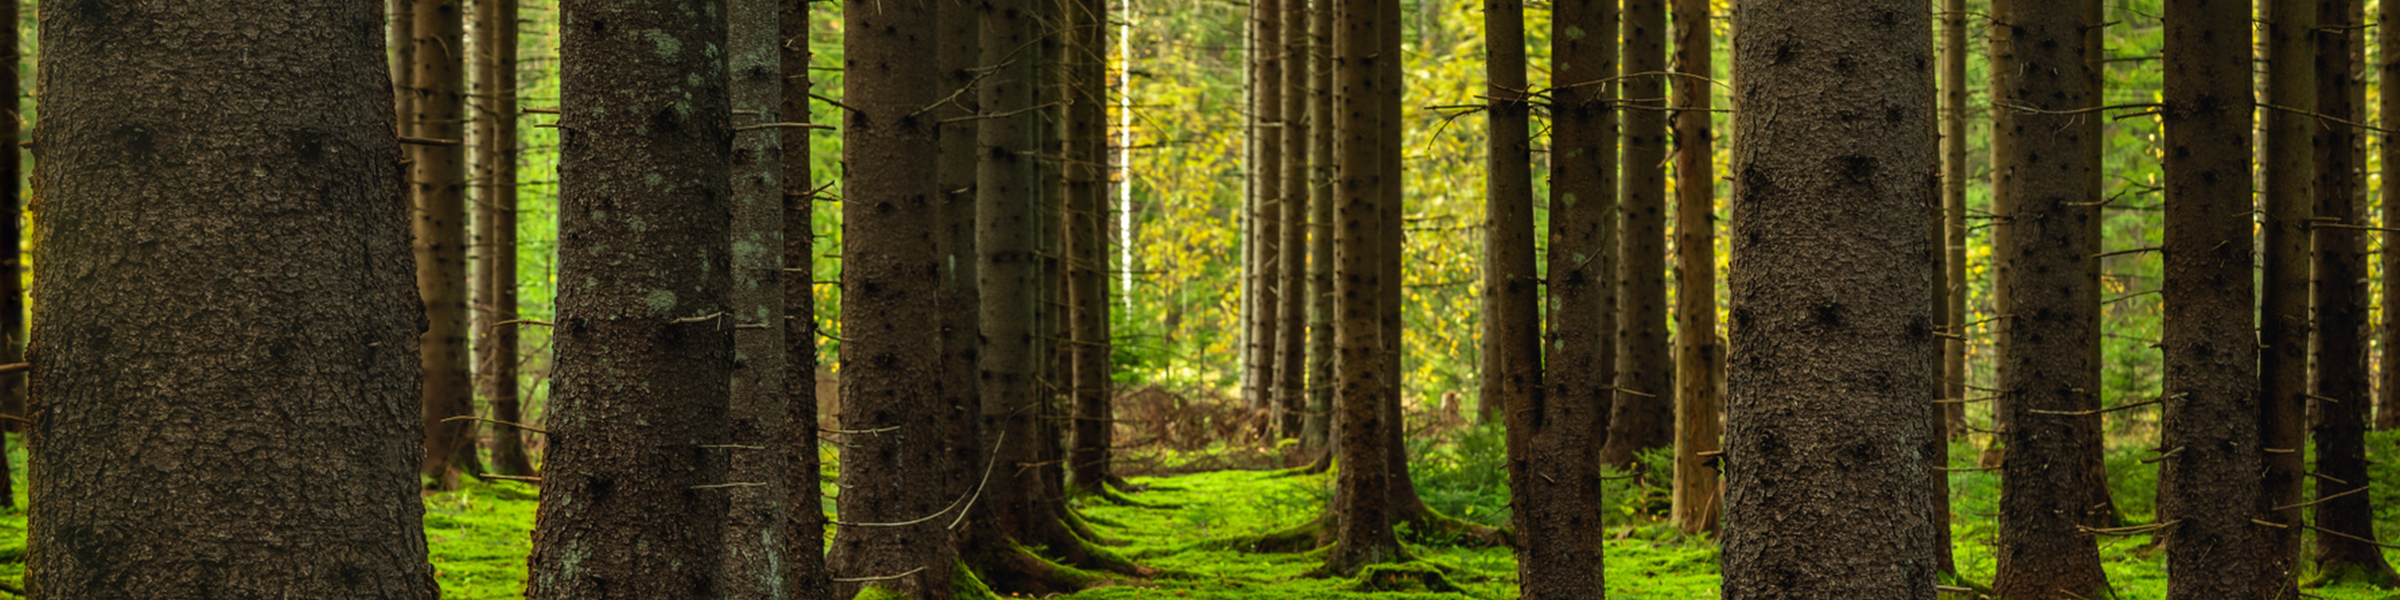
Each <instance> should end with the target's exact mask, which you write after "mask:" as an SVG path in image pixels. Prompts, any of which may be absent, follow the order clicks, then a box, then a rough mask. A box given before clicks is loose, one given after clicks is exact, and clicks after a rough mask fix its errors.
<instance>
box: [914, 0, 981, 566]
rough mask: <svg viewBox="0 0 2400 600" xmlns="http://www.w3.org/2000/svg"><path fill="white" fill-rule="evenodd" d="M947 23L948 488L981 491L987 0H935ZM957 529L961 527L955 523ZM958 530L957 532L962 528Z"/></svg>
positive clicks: (943, 243) (941, 233) (938, 176)
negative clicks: (978, 241) (983, 2)
mask: <svg viewBox="0 0 2400 600" xmlns="http://www.w3.org/2000/svg"><path fill="white" fill-rule="evenodd" d="M933 4H934V10H935V11H937V18H938V19H939V22H938V23H937V24H936V26H937V27H939V28H940V29H941V35H940V39H941V48H940V49H939V52H940V56H938V57H937V60H939V61H940V63H941V81H940V90H939V91H940V92H941V97H942V98H946V99H949V101H947V102H943V103H942V104H941V107H940V108H938V109H935V110H933V111H931V112H928V113H927V114H928V115H931V116H932V117H933V118H935V119H938V120H940V121H941V124H940V129H939V131H937V132H936V134H935V135H936V136H937V137H939V138H940V141H941V149H940V155H939V158H938V159H937V160H936V161H935V165H934V171H935V173H934V179H935V183H934V186H935V189H936V190H938V193H939V194H940V196H939V197H938V201H939V204H937V205H936V208H935V212H936V213H938V214H939V218H940V219H941V221H940V222H939V223H937V224H936V225H935V232H934V240H933V242H934V252H935V253H936V254H938V255H939V256H941V266H940V268H941V270H940V272H939V276H940V283H939V287H938V288H937V289H936V291H935V295H936V299H935V301H936V302H938V303H940V305H941V344H942V365H941V378H942V406H941V407H940V410H941V423H942V425H943V426H944V429H943V431H944V432H945V433H944V434H943V442H942V445H943V446H944V449H945V450H946V451H947V452H948V454H949V460H950V467H951V469H953V471H952V472H951V474H950V475H949V476H947V477H944V478H943V483H944V484H945V485H946V486H947V487H945V488H944V491H943V493H944V494H946V495H948V496H949V497H951V498H962V497H966V496H969V495H973V494H975V486H976V484H978V483H981V482H982V479H981V476H982V474H983V472H984V463H985V461H984V452H985V450H984V446H983V443H982V442H981V435H980V432H981V431H982V430H983V429H982V424H981V418H980V416H979V415H980V413H981V408H982V406H983V393H982V389H981V387H982V386H981V383H980V381H979V379H980V378H981V374H980V371H981V368H982V366H981V363H980V360H981V359H979V358H978V357H977V353H978V352H979V347H980V346H981V345H982V337H981V336H982V325H981V324H980V323H978V322H977V320H978V317H979V316H980V314H979V312H978V308H977V307H979V306H981V304H982V301H981V299H980V298H979V293H980V290H979V286H978V284H977V281H976V278H975V266H976V265H975V195H976V194H975V178H976V168H977V167H976V161H977V159H978V158H979V157H978V156H977V153H976V144H977V140H976V136H977V135H978V133H977V129H978V128H979V125H977V124H976V122H975V118H974V117H975V115H976V112H977V111H978V110H979V109H978V107H979V106H981V104H980V98H979V97H978V94H977V93H976V89H975V88H976V85H977V82H976V74H977V73H979V72H980V71H978V70H977V68H978V67H979V66H981V64H982V60H983V57H982V55H981V52H982V44H981V43H980V36H981V33H980V30H981V23H982V15H981V7H979V6H977V3H976V2H975V1H974V0H934V1H933ZM953 531H954V532H955V530H953ZM954 536H955V533H954Z"/></svg>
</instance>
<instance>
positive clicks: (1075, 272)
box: [1063, 0, 1290, 494]
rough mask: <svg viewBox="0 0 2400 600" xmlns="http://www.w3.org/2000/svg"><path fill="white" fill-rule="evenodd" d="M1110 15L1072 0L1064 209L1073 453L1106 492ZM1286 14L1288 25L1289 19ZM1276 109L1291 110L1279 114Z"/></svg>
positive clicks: (1270, 257)
mask: <svg viewBox="0 0 2400 600" xmlns="http://www.w3.org/2000/svg"><path fill="white" fill-rule="evenodd" d="M1107 17H1108V7H1107V5H1106V3H1105V2H1104V1H1102V0H1071V1H1070V3H1069V6H1068V7H1067V19H1068V22H1069V23H1070V24H1071V27H1070V29H1068V31H1069V32H1070V35H1071V36H1072V37H1073V41H1072V42H1071V44H1072V47H1071V49H1069V50H1068V51H1067V63H1068V65H1069V67H1068V77H1069V80H1068V84H1069V85H1068V87H1067V88H1066V89H1065V90H1064V92H1065V93H1067V94H1070V95H1071V96H1072V97H1073V98H1074V101H1073V102H1071V103H1069V104H1068V105H1067V110H1068V118H1067V127H1068V128H1069V134H1070V135H1069V139H1068V155H1067V159H1068V160H1067V164H1066V165H1064V168H1066V170H1067V197H1066V198H1065V200H1066V202H1067V205H1066V210H1065V212H1064V213H1063V215H1064V216H1065V218H1066V221H1065V223H1066V228H1065V230H1064V233H1065V234H1066V236H1065V241H1066V251H1067V256H1068V257H1069V259H1068V260H1067V263H1066V269H1067V272H1066V275H1067V281H1066V284H1067V307H1068V309H1067V318H1068V323H1067V333H1068V337H1067V339H1069V340H1071V341H1070V342H1069V343H1068V346H1067V351H1068V353H1069V357H1068V361H1069V362H1071V363H1073V366H1074V370H1073V373H1072V377H1073V379H1072V380H1071V381H1072V383H1071V385H1072V386H1073V387H1072V388H1071V389H1070V390H1069V393H1070V394H1071V395H1072V398H1073V399H1074V402H1073V406H1072V409H1073V411H1074V428H1073V430H1074V431H1073V433H1074V440H1073V442H1074V449H1073V452H1072V453H1071V454H1070V455H1069V457H1068V460H1069V462H1070V463H1071V467H1070V470H1071V472H1070V473H1069V476H1070V478H1071V479H1072V481H1073V483H1074V484H1075V486H1076V487H1077V488H1078V489H1080V490H1082V491H1083V492H1087V493H1100V494H1105V493H1106V492H1107V491H1108V490H1107V488H1108V481H1109V446H1110V444H1111V443H1112V440H1111V437H1112V436H1113V435H1114V434H1115V432H1116V419H1115V418H1114V417H1112V416H1111V413H1112V411H1111V408H1112V407H1111V405H1110V402H1109V397H1108V382H1109V373H1108V370H1109V369H1108V364H1109V361H1108V349H1109V343H1108V285H1107V281H1108V280H1107V277H1106V274H1105V273H1104V272H1103V269H1104V268H1105V266H1106V263H1107V261H1108V240H1107V237H1106V235H1107V231H1108V230H1107V228H1106V227H1104V226H1102V223H1104V222H1105V221H1106V219H1105V218H1104V217H1105V212H1106V211H1107V210H1108V201H1107V198H1105V196H1106V193H1107V191H1108V185H1107V179H1108V174H1107V169H1106V166H1107V160H1108V137H1107V111H1105V110H1103V107H1106V106H1107V105H1108V73H1107V58H1108V36H1107V35H1106V32H1107V31H1108V18H1107ZM1278 17H1280V15H1278ZM1277 20H1278V21H1280V18H1278V19H1277ZM1278 62H1280V61H1278ZM1278 75H1280V71H1279V72H1278ZM1279 98H1280V96H1279ZM1276 114H1277V115H1281V114H1282V113H1281V111H1280V110H1278V111H1277V113H1276ZM1289 125H1290V124H1289V123H1286V122H1283V121H1282V120H1281V119H1280V118H1279V120H1278V121H1277V126H1278V127H1279V128H1284V127H1288V126H1289ZM1272 146H1273V147H1274V148H1276V149H1278V152H1275V153H1273V155H1272V156H1271V157H1265V158H1262V160H1265V159H1272V160H1277V161H1281V160H1282V153H1281V152H1280V148H1282V146H1283V145H1282V144H1281V143H1275V144H1272ZM1268 168H1269V169H1271V170H1273V173H1275V174H1277V177H1280V176H1281V175H1280V173H1281V172H1282V170H1281V169H1282V165H1280V164H1278V165H1274V166H1271V167H1268ZM1265 185H1267V186H1271V187H1275V188H1277V189H1279V190H1280V189H1282V188H1281V185H1282V182H1281V181H1280V180H1279V179H1270V180H1267V181H1266V182H1265ZM1275 198H1276V203H1275V204H1273V205H1270V206H1268V207H1266V208H1267V209H1268V210H1269V211H1270V212H1273V211H1278V210H1280V208H1278V207H1280V206H1282V200H1281V196H1280V195H1278V196H1276V197H1275ZM1269 220H1270V221H1271V222H1273V223H1275V225H1271V227H1274V228H1275V232H1274V233H1272V234H1271V235H1276V236H1281V235H1283V234H1282V233H1281V232H1282V227H1281V225H1280V224H1281V223H1283V222H1284V221H1283V219H1282V218H1281V213H1280V212H1277V213H1275V214H1274V216H1272V217H1271V218H1270V219H1269ZM1280 247H1281V244H1280V240H1274V241H1271V243H1270V245H1269V246H1268V247H1266V248H1265V250H1266V251H1267V252H1268V254H1266V255H1264V256H1262V257H1261V258H1260V262H1261V264H1262V265H1267V266H1268V267H1269V269H1268V272H1267V273H1266V281H1267V282H1268V285H1267V287H1268V288H1270V289H1268V290H1267V292H1268V293H1267V294H1264V295H1261V296H1260V299H1261V300H1262V301H1263V303H1262V304H1260V305H1259V306H1258V309H1259V311H1260V315H1259V317H1260V319H1262V320H1264V321H1266V322H1267V324H1268V327H1266V328H1263V329H1262V331H1264V332H1265V333H1266V334H1267V338H1266V340H1265V342H1264V343H1263V344H1261V345H1260V348H1262V349H1264V350H1266V352H1265V353H1264V354H1263V355H1262V359H1263V360H1264V361H1265V362H1266V363H1267V365H1268V369H1267V370H1265V371H1261V372H1260V373H1261V374H1263V375H1266V376H1267V379H1265V380H1264V381H1261V382H1260V385H1261V386H1262V387H1261V388H1260V389H1261V391H1262V392H1264V393H1266V394H1267V395H1268V396H1269V397H1270V398H1271V397H1273V395H1274V394H1275V392H1276V391H1277V389H1278V388H1279V385H1280V380H1279V379H1277V378H1278V377H1280V374H1279V373H1278V372H1277V370H1276V369H1277V368H1278V367H1280V366H1281V363H1280V361H1279V360H1277V359H1276V358H1275V349H1276V347H1277V340H1278V337H1277V336H1280V335H1282V328H1281V321H1282V317H1281V315H1280V314H1279V311H1280V310H1281V309H1282V306H1283V304H1282V302H1283V301H1282V300H1281V299H1280V298H1281V297H1282V294H1281V289H1282V286H1283V280H1282V275H1281V273H1282V271H1281V269H1280V268H1279V267H1280V263H1281V261H1282V256H1281V255H1280V254H1277V252H1280ZM1270 431H1271V428H1270Z"/></svg>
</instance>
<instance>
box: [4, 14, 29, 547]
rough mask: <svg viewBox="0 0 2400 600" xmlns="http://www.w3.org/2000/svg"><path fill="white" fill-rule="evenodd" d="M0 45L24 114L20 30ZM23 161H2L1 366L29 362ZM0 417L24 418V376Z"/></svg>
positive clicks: (13, 501) (7, 18) (9, 129)
mask: <svg viewBox="0 0 2400 600" xmlns="http://www.w3.org/2000/svg"><path fill="white" fill-rule="evenodd" d="M16 22H18V20H17V3H15V2H10V3H8V6H5V7H0V23H16ZM0 44H5V45H6V50H7V54H8V56H10V57H12V58H9V59H8V60H7V62H6V65H5V66H6V70H4V71H0V79H6V80H7V81H0V93H5V94H7V95H8V97H9V98H12V100H10V101H9V104H8V109H9V110H10V111H21V110H22V109H23V101H22V100H16V98H22V96H21V95H19V93H18V90H17V65H18V63H20V62H23V61H22V60H21V58H19V57H20V55H19V54H18V53H17V52H18V49H19V48H20V46H19V45H18V43H17V28H15V27H10V28H8V31H0ZM19 114H22V113H21V112H20V113H19ZM18 128H19V122H18V121H16V120H14V119H0V140H7V141H10V142H16V141H18V140H21V139H23V138H24V132H23V131H19V130H18ZM23 160H24V153H23V152H22V151H19V152H9V153H8V156H7V157H5V158H0V178H5V179H7V182H6V183H0V186H6V189H7V190H8V198H9V200H8V207H7V210H8V213H7V216H6V218H7V219H8V226H6V227H0V244H6V245H5V246H0V277H6V278H8V281H7V282H6V283H5V284H0V286H4V287H0V293H5V294H7V296H6V297H5V298H0V364H15V363H21V362H25V279H24V273H25V263H24V256H23V253H22V252H19V251H17V250H15V249H16V248H22V247H24V246H23V241H24V239H25V231H24V227H25V208H24V204H23V199H24V198H25V193H24V190H23V189H22V187H21V185H20V183H19V182H20V181H23V179H24V175H25V170H24V164H23ZM0 414H10V415H17V416H20V417H21V416H24V415H25V375H23V374H21V373H19V374H10V375H6V376H0ZM24 430H25V428H24V426H22V425H19V424H17V423H15V422H10V423H9V424H7V425H4V426H0V457H5V456H7V454H8V443H7V437H8V433H9V432H20V433H21V432H23V431H24ZM18 443H19V444H22V443H24V440H22V439H20V440H18ZM13 470H14V467H12V466H10V465H9V463H8V461H6V460H0V506H6V507H14V506H16V505H17V496H16V495H17V491H16V482H15V479H16V475H15V474H14V473H11V471H13Z"/></svg>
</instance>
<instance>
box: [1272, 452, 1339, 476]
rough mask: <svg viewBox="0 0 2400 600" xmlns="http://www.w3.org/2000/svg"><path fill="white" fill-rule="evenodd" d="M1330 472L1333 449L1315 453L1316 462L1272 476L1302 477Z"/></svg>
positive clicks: (1281, 471) (1275, 473)
mask: <svg viewBox="0 0 2400 600" xmlns="http://www.w3.org/2000/svg"><path fill="white" fill-rule="evenodd" d="M1331 470H1333V449H1332V448H1326V449H1325V451H1323V452H1318V453H1317V459H1316V460H1313V461H1309V463H1308V464H1306V465H1302V466H1298V467H1292V468H1289V469H1284V470H1280V471H1275V472H1274V475H1273V476H1274V477H1299V476H1302V475H1315V474H1318V473H1324V472H1327V471H1331Z"/></svg>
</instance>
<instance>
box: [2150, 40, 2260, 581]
mask: <svg viewBox="0 0 2400 600" xmlns="http://www.w3.org/2000/svg"><path fill="white" fill-rule="evenodd" d="M2249 8H2250V3H2249V2H2246V1H2245V2H2226V1H2225V0H2174V1H2171V2H2168V3H2167V4H2166V13H2165V16H2164V18H2163V19H2162V21H2163V22H2165V23H2166V39H2165V46H2164V51H2163V54H2164V58H2165V65H2166V73H2165V83H2166V87H2165V94H2164V96H2163V99H2164V100H2165V104H2166V106H2165V107H2164V108H2162V109H2161V111H2160V116H2161V117H2163V119H2164V121H2165V128H2164V129H2165V132H2166V133H2165V142H2166V148H2165V153H2164V160H2163V162H2164V169H2165V173H2166V184H2167V185H2166V188H2167V189H2166V218H2167V222H2166V234H2165V235H2166V238H2165V244H2164V245H2165V255H2166V269H2165V280H2164V282H2163V284H2162V285H2161V286H2160V287H2161V288H2162V292H2161V294H2162V296H2164V298H2163V299H2164V304H2165V309H2164V310H2163V316H2162V320H2163V321H2162V323H2163V324H2162V328H2161V330H2162V332H2163V338H2164V339H2162V340H2161V343H2160V347H2161V348H2162V349H2163V350H2164V354H2165V357H2166V371H2165V383H2164V387H2163V391H2164V392H2165V398H2166V402H2165V406H2166V410H2165V413H2166V417H2165V420H2164V422H2163V423H2162V424H2161V429H2162V433H2163V434H2164V437H2165V444H2163V446H2164V447H2165V448H2166V450H2165V451H2164V454H2162V456H2161V458H2163V459H2164V460H2163V461H2162V462H2163V465H2162V466H2163V467H2166V468H2162V469H2160V480H2159V489H2160V490H2162V492H2161V493H2160V494H2159V495H2160V496H2161V498H2160V499H2161V500H2162V502H2160V503H2159V512H2160V513H2161V514H2169V515H2174V519H2175V521H2176V526H2175V530H2174V535H2171V536H2167V540H2166V550H2167V573H2168V577H2167V600H2204V599H2206V600H2221V599H2224V598H2241V597H2251V596H2255V595H2257V593H2258V589H2257V587H2258V586H2257V581H2258V578H2259V575H2260V571H2259V569H2258V561H2259V558H2260V556H2259V555H2258V554H2257V553H2254V552H2235V551H2229V550H2232V549H2240V548H2252V547H2254V545H2253V544H2254V543H2255V540H2256V539H2257V538H2255V537H2254V534H2253V533H2252V532H2254V531H2260V530H2262V529H2263V528H2261V527H2260V526H2258V525H2256V524H2253V523H2251V522H2250V521H2251V519H2252V518H2253V517H2254V516H2255V515H2256V514H2257V512H2256V510H2257V508H2256V503H2257V501H2258V497H2259V479H2258V468H2259V451H2258V448H2259V445H2258V441H2259V440H2258V437H2259V433H2258V429H2257V427H2258V421H2257V419H2256V415H2257V414H2258V413H2257V412H2256V411H2257V408H2258V407H2257V403H2258V401H2259V400H2258V396H2257V392H2258V379H2257V374H2258V372H2257V369H2258V366H2257V362H2256V361H2257V359H2258V352H2259V350H2258V346H2257V344H2258V337H2257V334H2256V333H2255V330H2253V329H2252V327H2253V323H2254V321H2253V320H2252V319H2253V317H2252V316H2251V315H2253V314H2254V313H2253V312H2252V311H2253V310H2254V309H2255V308H2256V305H2255V304H2254V300H2253V299H2252V294H2253V293H2254V292H2255V289H2256V288H2255V284H2254V283H2253V282H2252V274H2251V252H2250V244H2251V237H2250V231H2251V226H2252V225H2251V224H2252V221H2251V217H2250V214H2251V209H2250V206H2251V205H2250V125H2251V120H2250V119H2251V117H2250V115H2251V110H2252V106H2251V95H2250V81H2251V75H2250V73H2251V71H2250V10H2249ZM2270 114H2272V113H2270Z"/></svg>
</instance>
